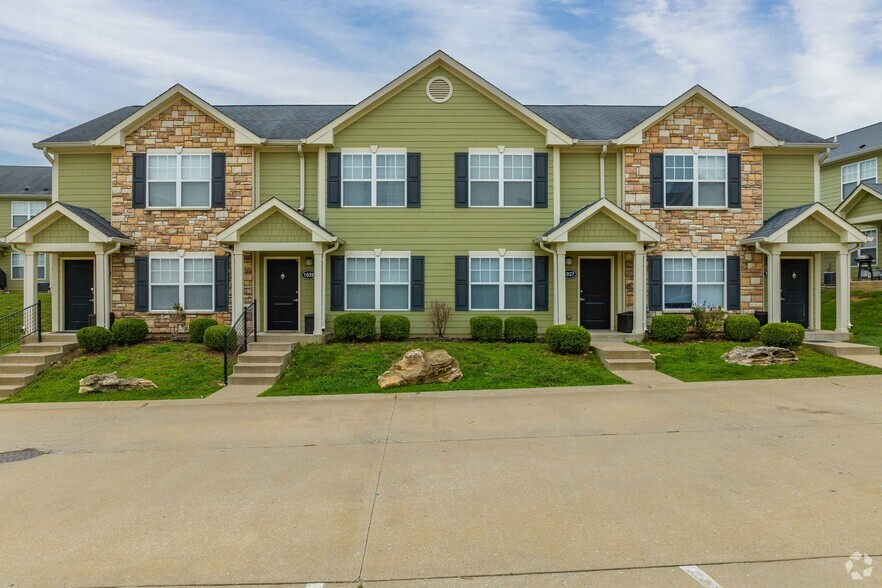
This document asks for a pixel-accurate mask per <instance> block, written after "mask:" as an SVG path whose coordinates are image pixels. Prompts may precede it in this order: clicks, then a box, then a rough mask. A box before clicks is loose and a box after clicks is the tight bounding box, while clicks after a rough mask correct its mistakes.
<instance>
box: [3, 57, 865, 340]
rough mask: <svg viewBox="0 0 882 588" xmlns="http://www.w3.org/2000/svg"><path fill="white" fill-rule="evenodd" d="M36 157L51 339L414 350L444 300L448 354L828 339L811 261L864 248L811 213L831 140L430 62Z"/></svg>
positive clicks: (60, 141) (178, 90) (179, 111)
mask: <svg viewBox="0 0 882 588" xmlns="http://www.w3.org/2000/svg"><path fill="white" fill-rule="evenodd" d="M35 147H37V148H39V149H42V150H44V151H45V153H46V154H47V156H49V157H51V158H52V160H53V165H52V178H53V185H54V186H57V189H56V190H54V191H53V192H52V204H51V205H50V206H49V207H48V208H47V209H46V210H44V211H42V212H40V213H39V214H37V215H36V216H34V217H33V218H31V219H30V220H28V221H27V222H25V223H24V224H22V225H21V226H20V227H18V228H17V229H15V230H14V231H13V232H12V233H11V234H10V235H9V236H8V237H7V239H6V242H7V243H8V244H9V245H10V246H13V247H16V248H17V249H18V250H20V251H22V252H23V255H24V292H25V304H26V305H28V304H30V303H32V302H33V300H34V299H35V295H36V294H35V293H36V283H37V275H38V261H37V260H38V256H39V255H40V254H44V255H46V256H48V260H49V261H48V267H49V273H50V276H49V277H50V281H51V282H52V283H53V284H56V283H57V284H58V288H55V287H53V292H54V293H56V295H55V296H53V310H54V313H53V328H54V329H56V330H72V329H76V328H79V327H81V326H84V325H86V324H88V322H89V317H90V315H94V321H95V322H96V323H97V324H100V325H107V324H108V323H109V322H110V320H111V319H112V317H114V316H115V317H117V318H118V317H121V316H139V317H142V318H145V319H146V320H147V321H148V323H149V324H150V326H151V328H152V329H153V330H154V331H155V332H163V331H166V330H168V329H169V328H170V324H171V317H172V309H173V307H174V305H175V304H180V305H182V306H183V308H184V310H185V312H186V313H187V314H188V316H191V317H192V316H196V315H207V316H214V317H216V318H217V319H218V320H219V321H223V322H224V323H226V324H230V322H231V321H232V320H235V318H236V317H237V316H238V315H239V314H240V313H241V312H242V311H243V309H244V308H245V306H246V305H249V304H251V303H252V302H256V305H257V317H258V318H257V320H258V328H259V329H260V330H263V331H287V332H294V333H312V332H314V333H329V332H331V331H332V328H333V320H334V318H335V317H337V316H339V314H340V313H343V312H347V311H369V312H373V313H375V314H377V315H384V314H403V315H405V316H407V317H408V318H409V319H410V320H411V323H412V332H413V333H414V334H417V335H423V334H429V333H430V325H429V321H428V319H427V317H426V312H425V311H426V309H427V307H428V305H429V304H430V303H431V301H433V300H443V301H447V302H448V303H449V304H450V305H451V306H452V308H453V312H452V316H451V319H450V323H449V326H448V334H449V335H453V336H463V335H467V334H468V331H469V319H470V318H471V317H473V316H475V315H482V314H496V315H500V316H503V317H506V316H514V315H527V316H532V317H534V318H536V320H537V321H538V323H539V326H540V331H544V329H545V328H546V327H548V326H549V325H552V324H556V323H571V324H580V325H583V326H585V327H586V328H588V329H590V330H592V331H607V330H611V331H623V332H626V334H627V335H628V336H629V337H632V338H640V337H642V336H643V334H644V332H645V331H646V329H647V326H648V323H649V321H651V319H652V317H653V316H655V315H656V314H658V313H669V312H688V311H689V310H690V308H691V307H692V306H693V305H707V306H714V307H716V306H720V307H723V308H724V309H725V310H726V311H727V312H729V313H757V314H760V315H761V316H764V317H766V316H767V317H768V320H770V321H782V320H789V321H795V322H800V323H802V324H804V325H805V326H806V327H808V328H809V329H815V330H817V329H820V288H821V280H822V273H823V271H824V269H825V268H824V267H822V256H824V255H827V256H830V258H831V259H833V262H834V269H833V271H834V273H835V272H839V273H840V274H841V275H846V274H848V272H849V271H850V254H851V249H852V248H854V247H857V246H859V245H862V244H864V243H865V242H866V241H867V239H868V238H867V236H866V235H865V234H864V233H862V232H861V231H859V230H857V229H856V228H855V227H854V226H853V225H852V224H850V223H849V222H847V221H846V220H845V219H844V218H842V217H841V216H839V215H837V214H835V213H834V212H833V210H832V207H831V206H830V205H829V204H828V205H825V204H824V203H823V202H822V201H821V179H820V161H819V160H820V157H821V156H822V155H824V154H826V153H827V150H828V149H830V148H833V147H835V143H833V142H832V141H830V140H827V139H823V138H821V137H817V136H814V135H812V134H810V133H807V132H804V131H801V130H799V129H796V128H794V127H792V126H789V125H787V124H785V123H782V122H779V121H777V120H774V119H772V118H769V117H767V116H764V115H762V114H760V113H757V112H755V111H753V110H750V109H748V108H743V107H733V106H730V105H728V104H726V103H725V102H723V101H722V100H720V99H719V98H717V97H716V96H714V95H713V94H711V93H710V92H708V91H707V90H706V89H704V88H702V87H700V86H696V87H693V88H691V89H689V90H687V91H686V92H684V93H683V94H682V95H680V96H678V97H676V98H675V99H673V100H671V101H670V102H668V103H667V104H665V105H664V106H592V105H567V106H551V105H533V106H527V105H524V104H521V103H520V102H518V101H517V100H516V99H514V98H512V97H511V96H509V95H508V94H506V93H504V92H503V91H502V90H500V89H499V88H497V87H495V86H494V85H492V84H491V83H489V82H488V81H486V80H484V79H483V78H481V77H480V76H479V75H478V74H476V73H475V72H473V71H471V70H469V69H468V68H466V67H465V66H463V65H462V64H460V63H459V62H457V61H455V60H454V59H452V58H451V57H449V56H448V55H446V54H445V53H443V52H437V53H435V54H433V55H431V56H430V57H428V58H427V59H425V60H423V61H422V62H420V63H418V64H417V65H415V66H414V67H413V68H411V69H410V70H408V71H407V72H405V73H404V74H402V75H400V76H399V77H397V78H395V79H394V80H392V81H391V82H390V83H388V84H387V85H385V86H384V87H382V88H380V89H379V90H377V91H376V92H375V93H373V94H372V95H370V96H368V97H367V98H365V99H364V100H363V101H361V102H359V103H358V104H355V105H333V104H326V105H266V106H247V105H229V106H227V105H213V104H209V103H208V102H206V101H205V100H203V99H202V98H200V97H199V96H197V95H195V94H194V93H192V92H191V91H189V90H188V89H186V88H185V87H183V86H175V87H173V88H170V89H169V90H167V91H166V92H164V93H162V94H161V95H159V96H157V97H156V98H155V99H154V100H152V101H150V102H149V103H147V104H146V105H143V106H129V107H124V108H120V109H118V110H115V111H113V112H110V113H107V114H104V115H102V116H99V117H98V118H96V119H94V120H91V121H88V122H86V123H83V124H82V125H79V126H76V127H74V128H72V129H69V130H67V131H64V132H62V133H60V134H58V135H55V136H53V137H49V138H47V139H45V140H43V141H40V142H38V143H36V144H35ZM837 288H838V294H839V300H840V301H842V300H844V301H845V302H844V303H840V304H839V306H838V308H837V326H836V331H837V332H838V334H839V336H841V337H847V331H848V324H849V313H848V303H847V301H848V292H849V291H848V288H849V280H847V279H844V280H839V281H838V282H837ZM89 294H93V295H92V296H88V295H89ZM86 300H91V302H89V303H86V302H85V301H86ZM763 313H764V314H763Z"/></svg>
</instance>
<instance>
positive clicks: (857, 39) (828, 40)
mask: <svg viewBox="0 0 882 588" xmlns="http://www.w3.org/2000/svg"><path fill="white" fill-rule="evenodd" d="M0 6H2V7H3V11H2V12H3V18H2V19H0V164H23V165H41V164H45V163H46V160H45V159H44V158H43V156H42V154H41V153H40V152H39V151H37V150H35V149H33V147H32V146H31V144H32V143H34V142H36V141H39V140H41V139H43V138H46V137H48V136H51V135H53V134H55V133H57V132H59V131H62V130H64V129H67V128H70V127H72V126H75V125H77V124H80V123H82V122H85V121H87V120H89V119H92V118H94V117H96V116H99V115H101V114H104V113H106V112H109V111H111V110H115V109H117V108H119V107H121V106H127V105H132V104H144V103H145V102H148V101H149V100H151V99H152V98H154V97H156V96H157V95H159V94H161V93H162V92H163V91H165V90H166V89H167V88H169V87H171V86H172V85H174V84H175V83H181V84H183V85H184V86H186V87H187V88H189V89H190V90H192V91H193V92H195V93H196V94H198V95H199V96H201V97H202V98H204V99H205V100H207V101H208V102H210V103H212V104H315V103H330V104H351V103H355V102H357V101H359V100H361V99H362V98H364V97H366V96H368V95H369V94H371V93H372V92H373V91H375V90H377V89H378V88H379V87H381V86H382V85H384V84H385V83H387V82H389V81H390V80H392V79H393V78H395V77H396V76H398V75H399V74H401V73H402V72H404V71H406V70H407V69H409V68H410V67H411V66H413V65H414V64H416V63H417V62H419V61H420V60H422V59H424V58H425V57H427V56H428V55H430V54H431V53H432V52H434V51H435V50H437V49H442V50H444V51H446V52H447V53H449V54H450V55H451V56H453V57H454V58H455V59H457V60H458V61H460V62H461V63H463V64H464V65H466V66H467V67H469V68H471V69H472V70H474V71H475V72H477V73H478V74H479V75H481V76H482V77H484V78H485V79H487V80H489V81H490V82H491V83H493V84H495V85H496V86H498V87H499V88H501V89H502V90H504V91H505V92H507V93H509V94H510V95H512V96H513V97H514V98H516V99H517V100H519V101H521V102H522V103H525V104H644V105H663V104H665V103H667V102H669V101H670V100H672V99H674V98H675V97H677V96H678V95H680V94H681V93H683V92H684V91H686V90H687V89H688V88H690V87H691V86H693V85H694V84H701V85H702V86H704V87H705V88H707V89H708V90H710V91H711V92H713V93H714V94H716V95H717V96H719V97H720V98H722V99H723V100H724V101H726V102H727V103H729V104H731V105H738V106H747V107H750V108H752V109H754V110H757V111H759V112H762V113H763V114H766V115H768V116H771V117H773V118H777V119H779V120H783V121H784V122H787V123H789V124H792V125H794V126H797V127H799V128H802V129H804V130H806V131H809V132H812V133H815V134H818V135H821V136H824V137H827V136H833V135H835V134H837V133H842V132H845V131H849V130H853V129H856V128H859V127H862V126H866V125H868V124H873V123H876V122H879V121H882V99H880V96H882V34H880V33H882V0H839V1H838V2H829V0H823V1H820V0H792V1H790V2H788V1H762V0H756V1H751V0H682V1H673V0H646V1H643V2H629V1H625V0H618V1H617V0H609V1H606V0H545V1H541V0H474V1H472V0H468V1H462V2H453V1H450V2H446V1H443V0H382V1H374V0H355V1H342V0H317V1H313V0H297V1H288V2H285V1H270V0H263V1H254V0H250V1H246V2H241V1H239V2H228V1H226V0H223V1H221V0H217V1H208V0H174V1H166V0H155V1H151V2H121V1H116V2H105V1H100V0H71V1H68V0H51V1H44V0H27V1H20V0H0Z"/></svg>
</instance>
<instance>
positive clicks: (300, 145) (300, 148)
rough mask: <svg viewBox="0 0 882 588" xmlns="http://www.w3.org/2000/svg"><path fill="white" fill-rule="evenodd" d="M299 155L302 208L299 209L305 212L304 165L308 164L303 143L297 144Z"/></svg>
mask: <svg viewBox="0 0 882 588" xmlns="http://www.w3.org/2000/svg"><path fill="white" fill-rule="evenodd" d="M297 155H299V156H300V208H299V209H298V210H299V211H300V212H303V208H304V207H305V206H306V170H305V169H304V167H303V166H304V165H305V164H306V158H305V156H304V155H303V144H302V143H298V144H297Z"/></svg>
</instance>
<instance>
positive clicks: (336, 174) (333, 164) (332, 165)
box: [328, 153, 343, 310]
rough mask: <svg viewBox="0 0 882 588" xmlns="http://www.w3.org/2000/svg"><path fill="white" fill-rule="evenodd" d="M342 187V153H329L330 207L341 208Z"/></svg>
mask: <svg viewBox="0 0 882 588" xmlns="http://www.w3.org/2000/svg"><path fill="white" fill-rule="evenodd" d="M342 188H343V184H342V177H341V174H340V154H339V153H328V208H340V202H341V200H340V195H341V190H342ZM340 310H342V307H341V309H340Z"/></svg>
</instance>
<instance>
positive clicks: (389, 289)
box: [345, 252, 410, 310]
mask: <svg viewBox="0 0 882 588" xmlns="http://www.w3.org/2000/svg"><path fill="white" fill-rule="evenodd" d="M345 291H346V304H345V307H346V310H409V309H410V253H407V252H394V253H384V254H382V255H381V256H379V257H377V256H376V255H374V254H373V253H357V252H356V253H349V254H347V255H346V288H345Z"/></svg>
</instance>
